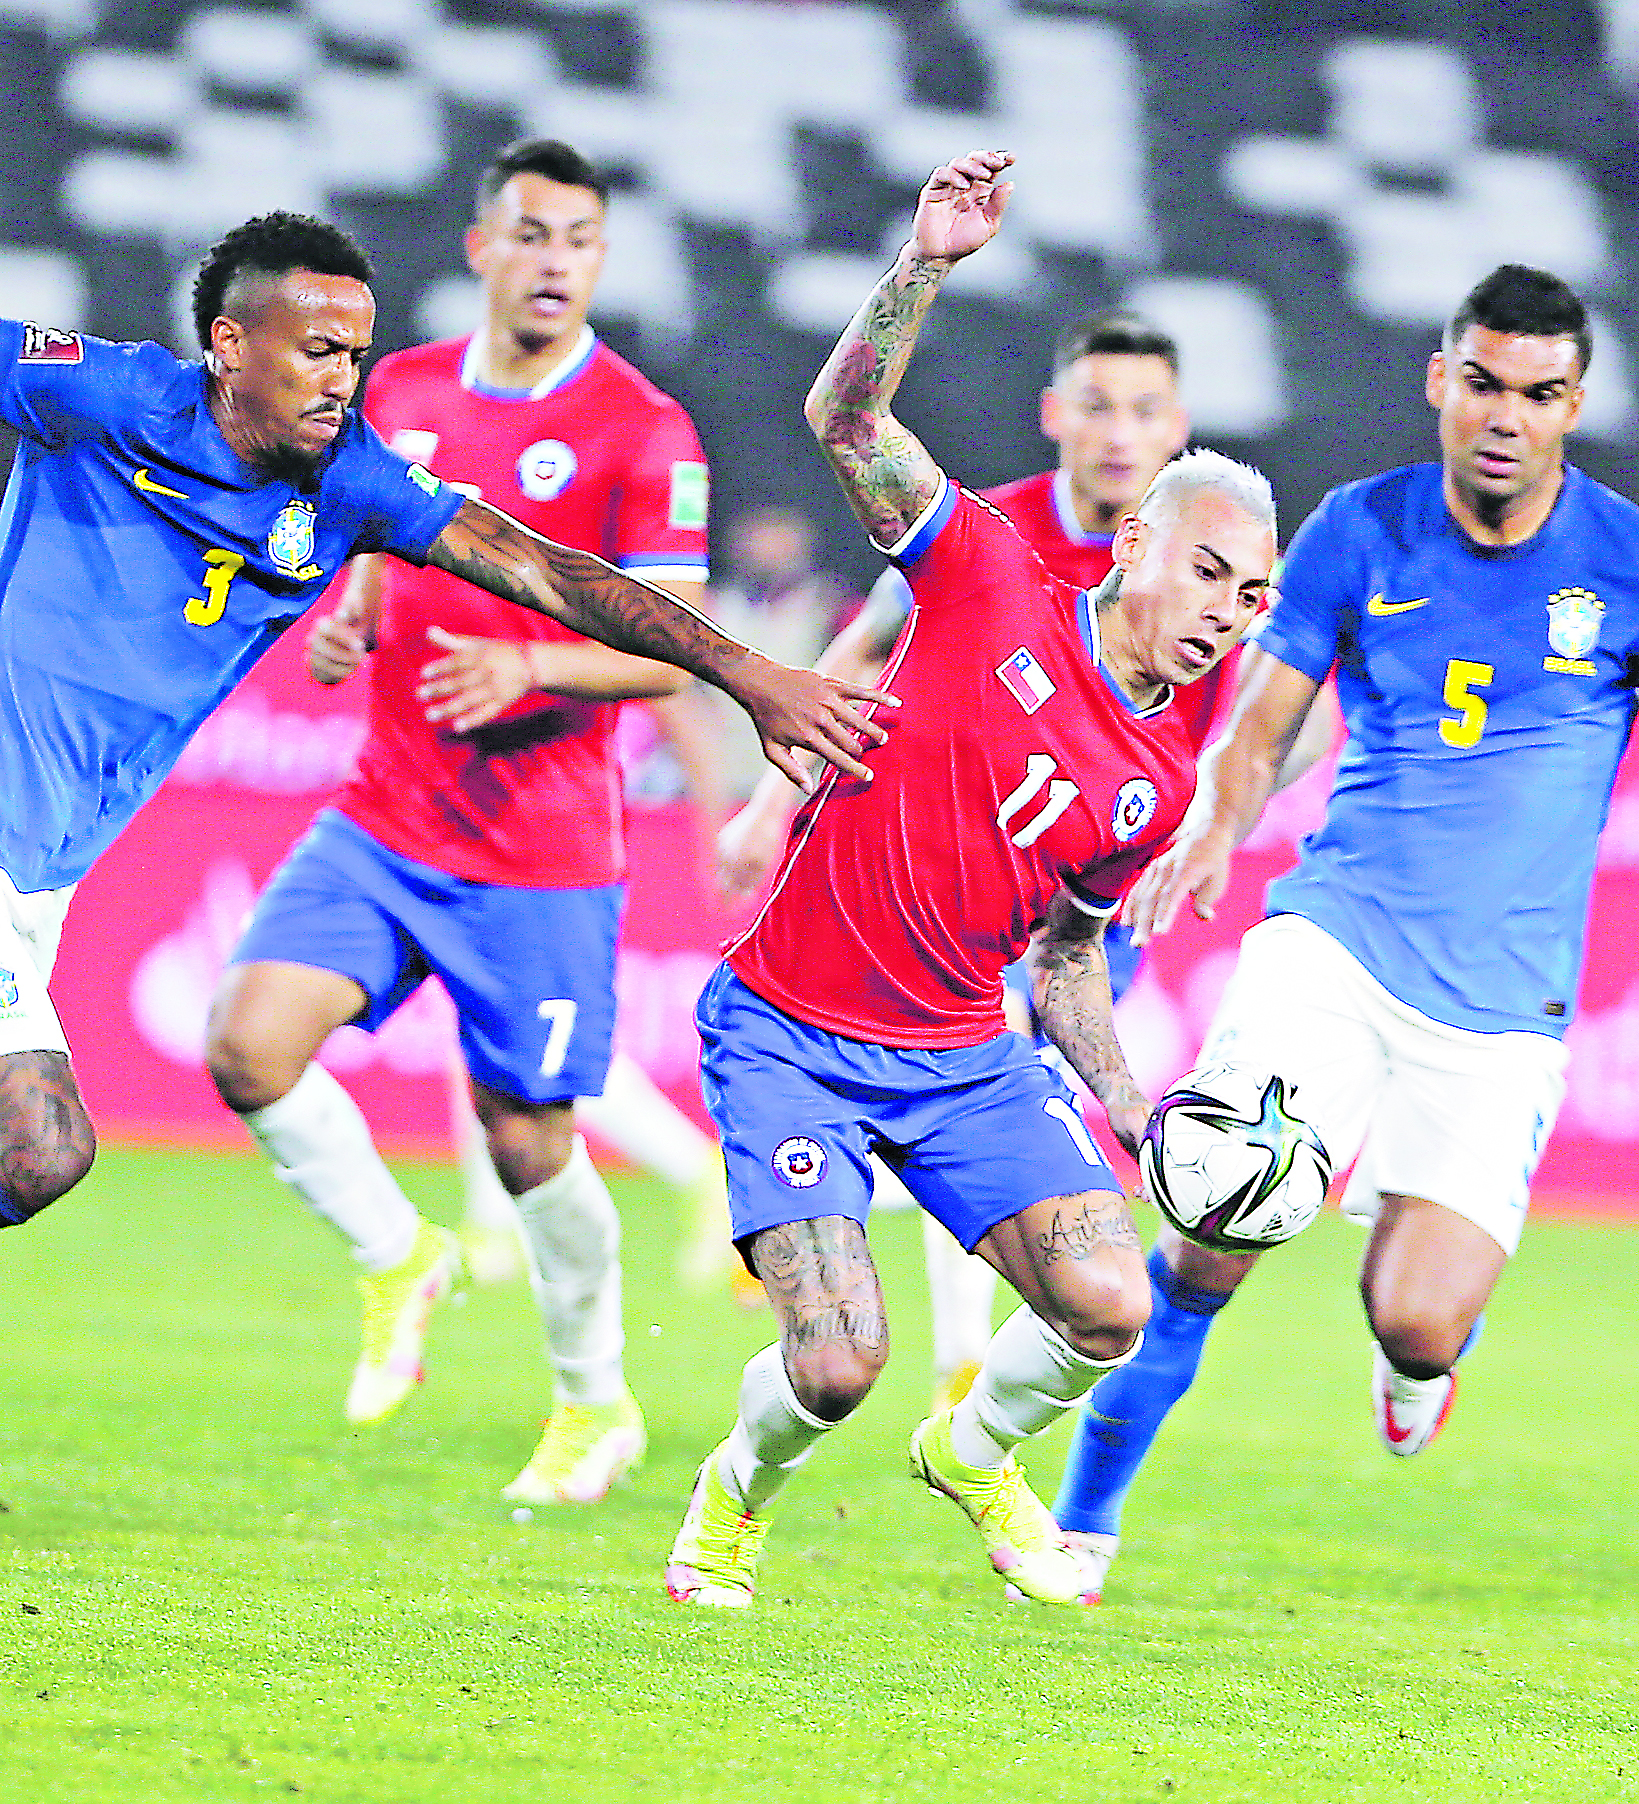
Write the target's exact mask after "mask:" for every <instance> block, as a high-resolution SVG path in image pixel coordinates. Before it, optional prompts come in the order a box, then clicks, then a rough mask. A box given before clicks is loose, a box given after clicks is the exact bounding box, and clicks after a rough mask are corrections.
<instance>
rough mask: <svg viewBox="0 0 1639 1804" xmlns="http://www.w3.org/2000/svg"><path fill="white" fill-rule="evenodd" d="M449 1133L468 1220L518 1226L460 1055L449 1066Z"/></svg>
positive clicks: (497, 1226) (484, 1225) (482, 1224)
mask: <svg viewBox="0 0 1639 1804" xmlns="http://www.w3.org/2000/svg"><path fill="white" fill-rule="evenodd" d="M449 1095H450V1134H451V1137H452V1138H453V1139H454V1141H455V1156H456V1159H457V1161H458V1162H459V1164H460V1167H461V1198H462V1212H463V1214H464V1215H465V1216H466V1219H467V1220H468V1221H469V1222H472V1223H474V1224H475V1225H476V1226H478V1227H480V1228H494V1229H496V1230H498V1231H504V1230H507V1229H510V1230H512V1231H513V1232H514V1233H515V1232H516V1231H517V1228H518V1211H517V1210H516V1209H515V1208H514V1207H513V1204H512V1198H511V1197H510V1196H508V1195H507V1191H506V1186H505V1185H504V1184H503V1183H502V1182H501V1180H500V1178H498V1177H497V1176H496V1174H495V1166H494V1164H493V1163H492V1161H491V1159H490V1156H489V1139H488V1137H487V1136H486V1134H485V1133H484V1124H483V1123H482V1122H481V1121H480V1120H479V1119H478V1112H477V1110H476V1109H474V1108H473V1106H472V1090H471V1087H470V1086H469V1085H468V1083H467V1069H466V1066H464V1065H463V1064H462V1063H461V1062H460V1060H459V1059H457V1060H456V1061H455V1062H454V1063H453V1064H452V1065H451V1066H450V1070H449Z"/></svg>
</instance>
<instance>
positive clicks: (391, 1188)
mask: <svg viewBox="0 0 1639 1804" xmlns="http://www.w3.org/2000/svg"><path fill="white" fill-rule="evenodd" d="M242 1119H243V1121H244V1124H245V1126H246V1127H247V1128H249V1130H250V1133H251V1138H252V1139H253V1140H255V1141H256V1143H257V1144H258V1145H259V1146H260V1147H261V1148H262V1150H263V1152H265V1153H266V1154H267V1155H268V1157H269V1158H270V1159H271V1160H272V1161H273V1173H274V1176H275V1177H277V1178H278V1179H279V1180H280V1182H281V1183H285V1184H288V1185H289V1186H290V1188H291V1189H292V1190H294V1191H295V1192H296V1194H297V1195H298V1196H299V1197H300V1198H301V1199H302V1201H303V1202H305V1203H306V1204H307V1206H308V1208H310V1209H311V1210H312V1211H313V1213H314V1214H315V1215H322V1216H323V1217H324V1219H325V1220H326V1221H328V1222H331V1223H333V1224H334V1225H335V1226H336V1227H337V1228H339V1229H340V1230H341V1231H342V1233H343V1234H344V1235H346V1237H347V1238H348V1240H350V1241H351V1242H352V1243H353V1257H354V1258H355V1259H356V1260H358V1262H359V1264H360V1265H362V1266H363V1267H364V1268H365V1270H366V1271H372V1272H384V1271H386V1270H387V1269H388V1268H389V1267H390V1266H394V1265H400V1264H402V1263H403V1261H404V1260H406V1259H408V1258H409V1256H410V1249H411V1248H412V1247H413V1246H414V1245H415V1237H416V1231H417V1229H418V1228H419V1227H420V1225H421V1217H420V1216H419V1215H417V1214H416V1211H415V1206H414V1204H413V1203H411V1201H410V1199H409V1198H408V1197H407V1196H406V1195H405V1194H404V1192H403V1191H402V1190H400V1189H399V1187H398V1185H397V1183H396V1182H395V1181H394V1178H393V1174H392V1173H391V1172H390V1171H389V1170H388V1169H387V1167H386V1166H385V1165H383V1164H382V1162H381V1154H380V1153H378V1152H377V1151H376V1148H375V1142H374V1141H373V1140H371V1138H370V1129H369V1127H368V1126H367V1125H366V1123H365V1120H364V1117H363V1115H361V1114H360V1113H359V1106H358V1104H357V1103H356V1102H354V1101H353V1099H352V1097H351V1096H349V1095H348V1094H347V1092H346V1091H345V1090H344V1089H343V1088H342V1087H341V1085H340V1084H339V1083H337V1082H336V1080H335V1078H333V1077H332V1076H331V1075H330V1073H329V1072H328V1071H326V1070H325V1068H324V1067H323V1066H322V1065H320V1064H317V1063H315V1064H310V1065H309V1066H308V1067H307V1069H306V1070H305V1071H304V1072H303V1073H302V1075H301V1076H300V1077H299V1078H298V1079H297V1080H296V1082H295V1083H294V1084H293V1085H292V1086H291V1087H290V1089H288V1090H287V1091H286V1092H285V1093H284V1095H283V1096H281V1097H280V1098H279V1100H278V1101H277V1102H270V1103H269V1104H268V1105H267V1107H266V1108H265V1109H256V1110H253V1111H252V1112H251V1113H250V1114H249V1115H246V1116H243V1117H242Z"/></svg>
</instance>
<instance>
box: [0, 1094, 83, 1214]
mask: <svg viewBox="0 0 1639 1804" xmlns="http://www.w3.org/2000/svg"><path fill="white" fill-rule="evenodd" d="M96 1157H97V1135H96V1130H95V1129H94V1128H93V1127H92V1125H91V1118H90V1117H89V1116H88V1115H87V1114H86V1112H85V1110H84V1109H83V1108H82V1107H73V1108H69V1107H64V1108H62V1109H59V1110H58V1111H57V1112H56V1115H55V1118H54V1120H53V1122H52V1123H51V1126H50V1127H49V1129H47V1130H46V1131H45V1132H44V1133H42V1134H40V1135H38V1136H37V1137H35V1138H33V1139H31V1140H30V1141H29V1142H28V1143H26V1144H21V1143H18V1142H13V1143H12V1144H11V1145H10V1146H8V1147H7V1148H6V1152H5V1156H4V1159H3V1161H0V1228H17V1227H21V1226H22V1224H23V1223H24V1222H26V1221H29V1220H31V1219H32V1218H33V1217H34V1216H36V1215H38V1214H39V1213H40V1211H41V1210H42V1209H45V1208H49V1207H50V1205H51V1204H52V1203H54V1202H56V1201H57V1199H58V1198H59V1197H61V1196H66V1195H67V1194H68V1193H69V1191H71V1190H72V1189H73V1188H74V1186H75V1185H76V1184H78V1183H79V1181H80V1179H81V1178H83V1177H84V1176H85V1175H86V1173H87V1172H88V1171H90V1169H91V1167H92V1165H93V1163H94V1162H95V1160H96Z"/></svg>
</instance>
